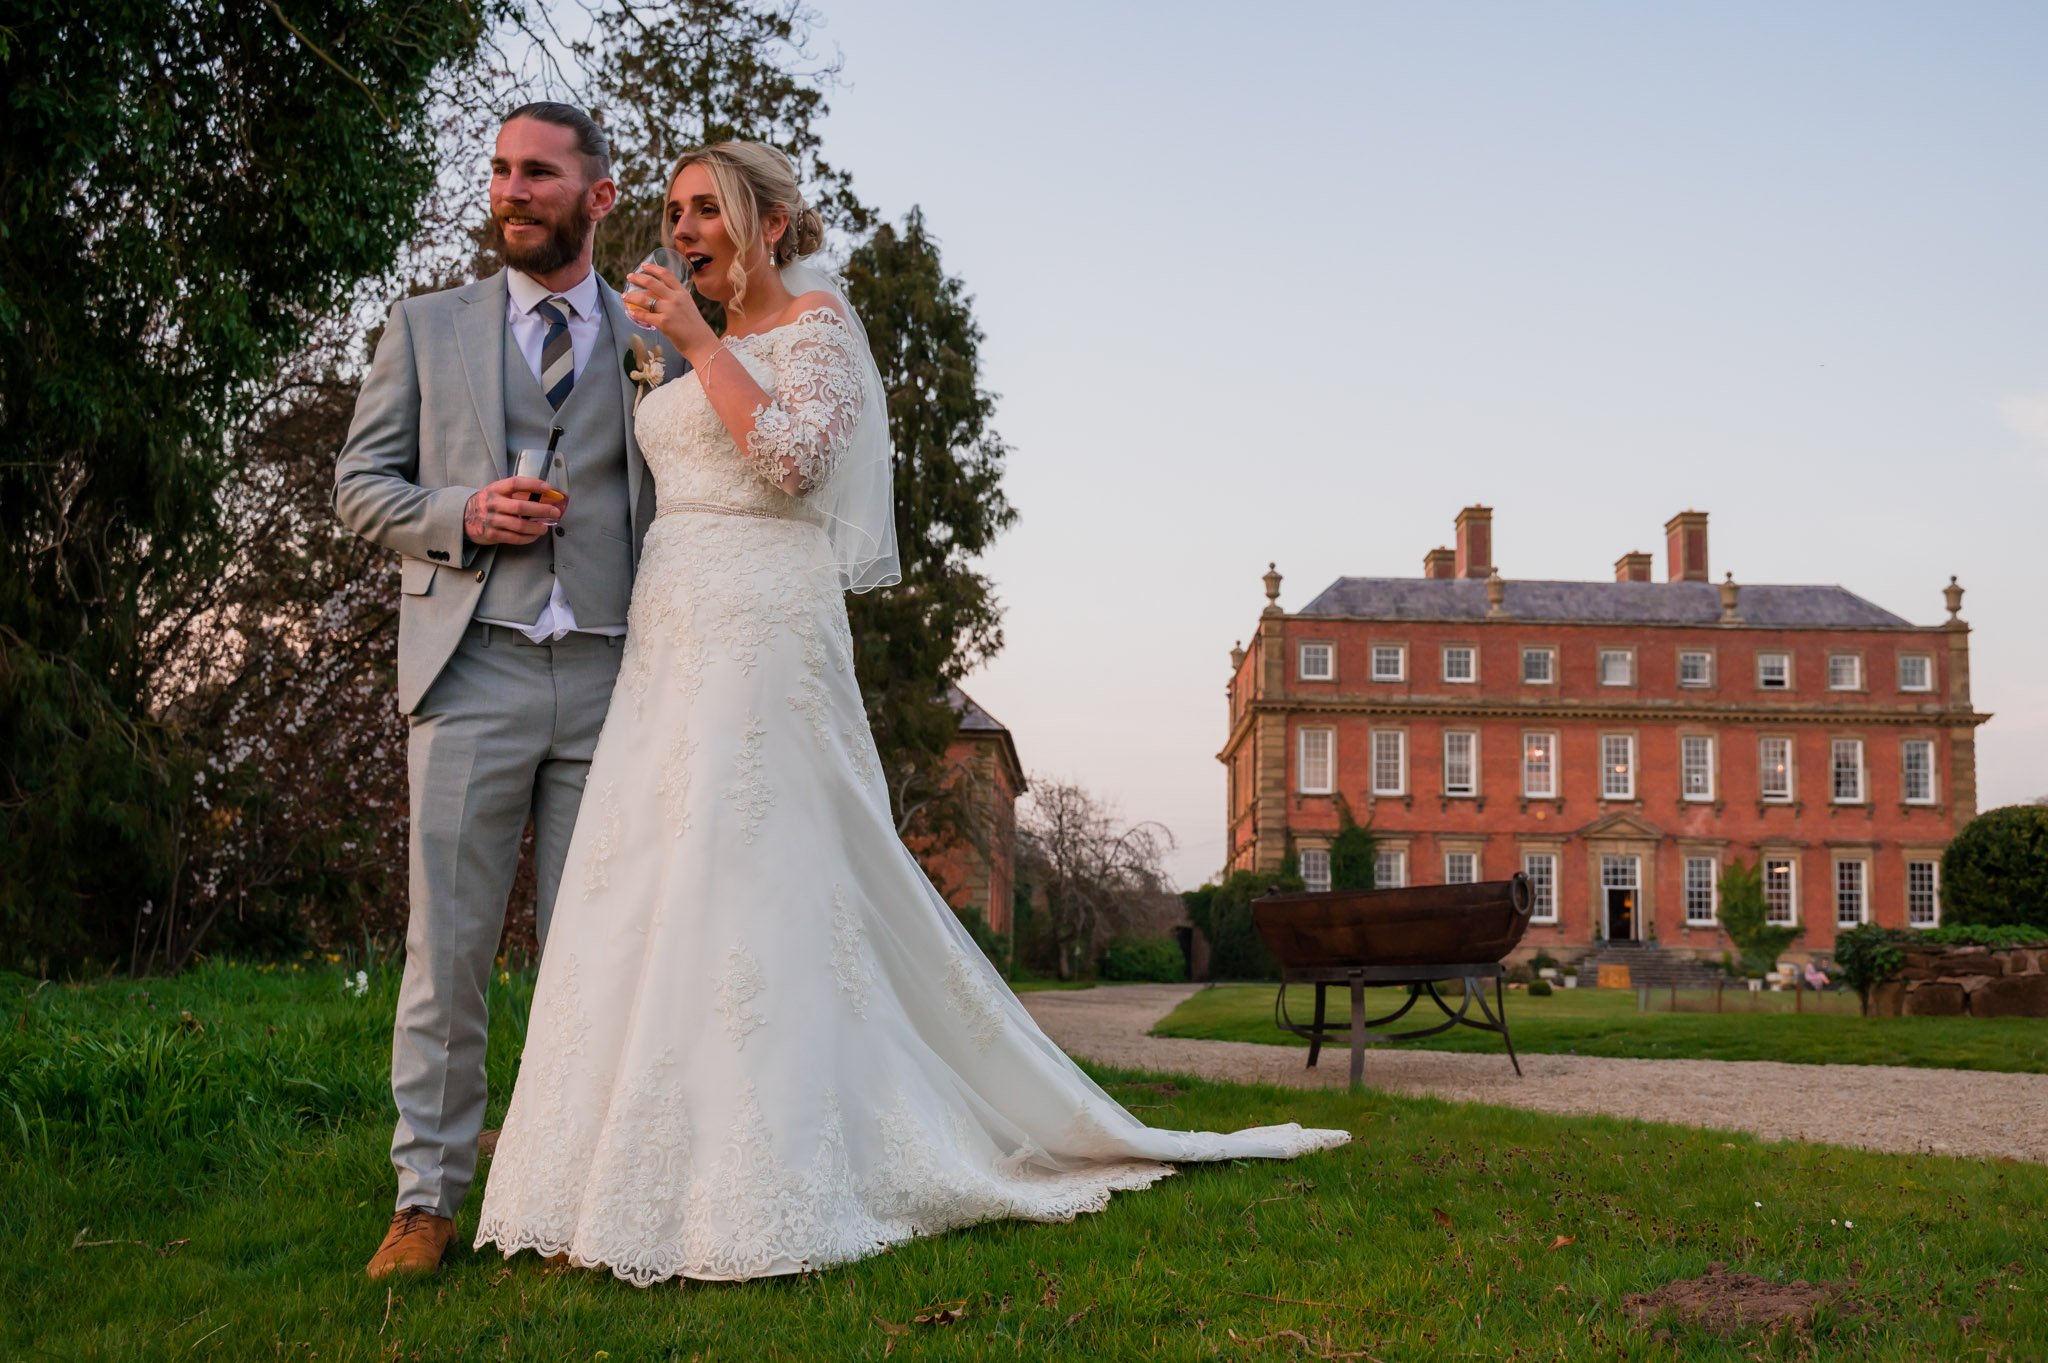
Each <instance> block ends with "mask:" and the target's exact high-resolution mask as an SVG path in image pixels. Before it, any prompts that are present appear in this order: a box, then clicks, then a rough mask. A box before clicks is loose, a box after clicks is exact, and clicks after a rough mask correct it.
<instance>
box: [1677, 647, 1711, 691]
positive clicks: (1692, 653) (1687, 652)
mask: <svg viewBox="0 0 2048 1363" xmlns="http://www.w3.org/2000/svg"><path fill="white" fill-rule="evenodd" d="M1687 658H1699V659H1701V660H1702V661H1703V663H1704V667H1703V668H1702V670H1701V672H1700V676H1699V679H1698V680H1696V681H1687V680H1686V677H1685V660H1686V659H1687ZM1678 684H1679V685H1680V686H1683V687H1686V688H1688V689H1690V690H1698V689H1699V688H1702V687H1708V686H1712V685H1713V684H1714V655H1713V653H1712V652H1711V651H1709V650H1707V649H1699V648H1682V649H1680V650H1679V651H1678Z"/></svg>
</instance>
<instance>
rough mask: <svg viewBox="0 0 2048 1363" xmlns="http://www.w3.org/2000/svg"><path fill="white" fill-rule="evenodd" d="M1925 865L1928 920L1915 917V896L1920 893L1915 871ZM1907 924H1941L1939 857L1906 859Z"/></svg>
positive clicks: (1910, 926) (1929, 926) (1926, 926)
mask: <svg viewBox="0 0 2048 1363" xmlns="http://www.w3.org/2000/svg"><path fill="white" fill-rule="evenodd" d="M1921 867H1925V868H1926V871H1927V875H1926V880H1927V888H1926V891H1925V893H1926V896H1927V908H1928V912H1929V913H1930V914H1931V915H1932V916H1931V917H1929V918H1927V919H1926V920H1924V921H1923V920H1920V919H1916V918H1914V917H1913V910H1914V904H1913V897H1914V895H1915V894H1917V893H1920V891H1918V890H1917V889H1916V888H1915V887H1914V884H1913V880H1914V875H1913V872H1914V871H1915V870H1916V869H1919V868H1921ZM1906 926H1907V927H1909V928H1938V927H1940V926H1941V861H1940V859H1939V858H1937V857H1909V858H1907V860H1906Z"/></svg>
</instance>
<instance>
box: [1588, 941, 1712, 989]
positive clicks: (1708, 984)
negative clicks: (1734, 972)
mask: <svg viewBox="0 0 2048 1363" xmlns="http://www.w3.org/2000/svg"><path fill="white" fill-rule="evenodd" d="M1603 965H1622V966H1627V967H1628V982H1629V987H1630V988H1631V989H1640V988H1643V987H1644V986H1648V987H1649V988H1651V989H1671V988H1678V989H1712V988H1713V987H1714V986H1715V985H1716V984H1718V983H1721V982H1722V981H1725V980H1726V979H1727V978H1728V976H1727V974H1726V973H1725V972H1724V971H1722V970H1721V968H1720V967H1719V966H1714V965H1708V964H1707V963H1705V962H1704V961H1695V960H1691V959H1689V958H1686V957H1681V956H1671V955H1667V954H1666V953H1665V952H1664V950H1663V948H1661V947H1658V946H1655V945H1653V944H1651V943H1648V942H1628V943H1622V942H1611V943H1609V944H1608V945H1607V946H1606V947H1605V948H1604V949H1603V950H1601V951H1598V952H1596V953H1594V954H1593V955H1590V956H1584V957H1581V958H1580V960H1579V980H1580V987H1581V988H1583V987H1585V985H1587V984H1597V982H1598V980H1599V976H1600V967H1601V966H1603Z"/></svg>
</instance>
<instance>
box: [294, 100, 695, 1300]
mask: <svg viewBox="0 0 2048 1363" xmlns="http://www.w3.org/2000/svg"><path fill="white" fill-rule="evenodd" d="M617 197H618V186H617V185H616V184H614V183H613V181H612V178H611V151H610V147H609V145H608V143H607V142H606V139H605V135H604V132H603V130H602V129H600V128H599V127H598V126H597V124H596V123H595V122H593V121H592V120H591V118H590V116H589V115H588V114H585V113H584V112H583V111H582V110H580V109H576V108H573V107H571V106H569V105H566V104H528V105H525V106H524V107H522V108H519V109H515V110H514V111H513V112H512V113H511V114H510V115H509V116H508V117H507V118H506V120H505V123H504V126H503V127H502V128H501V129H500V130H499V132H498V141H497V147H496V150H495V153H494V154H493V155H492V157H491V187H490V199H491V219H490V225H489V228H488V232H487V236H486V245H488V246H490V247H492V248H493V249H494V250H496V251H497V253H498V254H499V255H500V256H501V257H502V258H503V260H504V262H505V266H506V268H505V269H504V270H502V271H500V272H499V273H497V274H495V275H492V276H491V277H489V278H488V279H483V280H479V281H477V282H476V283H474V284H469V285H467V286H465V287H462V288H459V289H450V290H447V291H445V292H442V293H433V294H425V295H422V296H420V297H416V298H408V299H404V300H402V301H401V302H399V303H398V304H397V305H396V306H395V307H393V308H392V310H391V317H390V320H389V322H388V323H387V324H386V326H385V329H384V335H383V339H382V340H381V341H380V342H379V343H378V345H377V354H376V358H375V359H374V360H373V361H372V362H371V365H370V374H369V377H368V379H367V380H365V382H364V384H363V391H362V395H361V397H360V398H359V399H358V400H357V402H356V413H355V420H354V422H353V423H352V424H351V425H350V427H349V433H348V441H347V443H346V444H345V445H344V446H343V447H342V451H341V457H340V459H339V461H338V462H337V464H336V467H335V476H334V508H335V511H336V513H337V514H339V516H340V517H341V520H342V522H343V523H344V524H346V525H347V526H348V527H349V528H350V529H351V530H354V531H355V532H356V533H357V534H359V535H362V536H363V537H365V538H366V539H369V540H371V541H372V542H374V543H376V544H379V545H382V546H383V547H385V548H387V549H392V550H396V551H397V552H398V553H399V554H400V555H401V556H402V557H401V560H400V566H401V584H402V588H403V595H402V597H401V599H400V603H399V616H398V620H399V625H398V708H399V709H400V710H401V711H402V712H403V713H405V714H406V715H408V716H409V717H410V734H409V739H408V751H407V765H408V767H409V770H410V775H411V795H412V852H411V899H412V914H411V919H410V921H409V923H408V926H407V929H406V942H405V977H404V980H403V982H402V983H401V984H400V986H399V994H398V1018H397V1025H396V1027H395V1028H394V1030H393V1034H392V1041H391V1094H392V1097H393V1098H394V1099H396V1101H397V1105H398V1126H397V1129H396V1131H395V1132H394V1133H393V1135H392V1140H391V1162H392V1164H393V1165H394V1166H395V1167H396V1169H397V1171H398V1209H397V1214H396V1215H394V1216H393V1217H392V1219H391V1227H390V1230H389V1231H388V1233H387V1234H386V1235H385V1237H384V1243H383V1245H382V1246H381V1247H379V1249H378V1250H377V1253H376V1255H375V1257H373V1258H372V1259H371V1260H370V1263H369V1270H368V1271H369V1274H370V1276H371V1277H373V1278H381V1277H383V1276H385V1275H386V1274H388V1273H391V1272H394V1271H401V1270H410V1271H418V1272H430V1271H432V1270H433V1269H435V1268H437V1267H438V1266H439V1265H440V1262H441V1255H442V1252H443V1251H444V1250H446V1248H447V1246H448V1243H449V1241H450V1240H452V1239H453V1238H454V1234H455V1221H454V1218H455V1212H456V1209H457V1208H458V1207H460V1206H461V1205H462V1199H463V1197H464V1195H465V1194H466V1193H467V1192H468V1191H469V1184H470V1179H471V1178H472V1176H473V1175H474V1174H475V1172H476V1161H477V1137H478V1134H479V1132H480V1130H481V1128H482V1126H483V1119H484V1099H485V1094H484V1039H485V1034H486V1031H487V1021H486V1017H485V1005H484V995H485V989H486V987H487V985H488V983H489V980H490V972H491V963H492V958H493V956H494V955H495V953H496V951H497V947H498V939H499V936H500V934H501V933H502V932H503V930H504V922H505V901H506V899H507V898H508V896H509V895H510V893H511V888H512V877H513V872H514V870H515V868H516V866H517V864H518V860H519V841H520V837H521V835H522V833H523V832H524V830H525V827H526V824H527V821H528V820H529V819H531V820H532V822H533V826H534V860H535V863H536V866H537V869H538V872H539V896H538V900H539V902H538V905H537V917H538V920H539V935H540V939H541V941H542V943H543V944H544V943H545V942H546V940H547V932H548V921H549V918H550V917H551V915H552V913H553V911H554V904H555V895H556V892H557V890H558V889H559V888H560V883H561V876H562V859H563V854H564V853H565V852H566V851H567V849H568V845H569V834H570V831H571V830H572V829H573V828H574V827H575V824H576V810H577V806H578V805H579V803H580V802H581V801H582V798H583V781H584V777H585V775H586V774H587V773H588V771H589V769H590V758H591V753H592V750H593V749H594V748H595V746H596V743H597V734H598V730H599V728H600V727H601V726H602V725H603V723H604V717H605V710H606V707H607V706H608V705H609V704H610V701H611V693H612V685H613V683H614V682H615V681H616V680H617V677H618V670H619V653H620V647H621V636H623V635H624V634H625V632H626V605H627V601H628V599H629V597H630V595H631V592H632V585H633V571H634V565H635V564H636V562H637V561H638V556H639V547H640V542H641V538H642V536H643V535H644V534H645V533H646V530H647V525H648V522H649V521H650V520H652V518H653V516H654V487H653V483H652V481H651V480H650V478H649V476H648V473H647V467H646V465H645V463H643V462H642V460H641V457H640V450H639V446H638V445H637V444H636V443H635V441H634V438H633V423H632V414H633V397H634V384H633V381H632V380H631V379H630V378H629V377H628V371H629V370H631V369H632V368H633V366H632V364H631V363H629V357H630V353H631V352H630V351H629V349H628V339H629V337H631V336H633V335H636V334H637V335H640V336H641V337H642V338H643V339H646V340H648V341H649V342H650V343H652V342H654V341H655V339H656V338H654V337H653V336H651V335H650V334H649V333H645V332H639V331H637V329H636V328H635V327H634V326H633V324H632V323H631V322H630V321H628V320H627V318H626V315H625V312H624V310H623V309H622V308H621V307H620V305H619V299H618V295H617V294H616V293H614V292H613V291H612V289H611V288H610V287H609V286H608V285H607V284H606V283H605V282H604V280H603V279H601V278H599V276H598V275H597V273H596V272H595V271H594V270H593V269H592V268H591V245H592V242H593V240H594V238H595V235H596V229H597V224H598V223H599V222H600V221H602V220H603V219H604V217H605V215H606V214H607V213H609V212H610V211H611V209H612V206H613V204H614V202H615V201H616V199H617ZM664 358H665V359H666V360H667V362H668V367H669V371H670V372H671V373H675V372H677V371H678V370H680V369H681V368H682V365H681V363H680V360H679V358H678V357H676V356H675V355H673V354H672V353H671V354H668V355H666V356H665V357H664ZM551 437H553V438H554V439H556V440H558V441H559V445H558V448H559V450H560V451H561V452H562V453H563V454H564V455H565V456H566V467H567V470H568V476H567V486H568V491H569V494H570V498H569V500H567V501H551V500H535V494H539V493H543V492H545V491H547V485H546V484H545V483H543V482H539V481H537V480H535V479H532V478H518V477H509V476H507V475H508V474H510V473H511V472H512V471H513V467H514V460H515V458H516V456H517V452H518V451H520V450H522V449H541V448H545V447H547V446H548V445H549V444H550V443H551Z"/></svg>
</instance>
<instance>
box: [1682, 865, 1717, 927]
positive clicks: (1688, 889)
mask: <svg viewBox="0 0 2048 1363" xmlns="http://www.w3.org/2000/svg"><path fill="white" fill-rule="evenodd" d="M1702 867H1705V868H1706V873H1707V882H1706V884H1705V886H1704V887H1702V886H1700V885H1697V884H1695V883H1694V880H1693V875H1694V873H1695V872H1696V871H1698V870H1699V869H1700V868H1702ZM1680 884H1681V886H1682V888H1683V891H1684V895H1683V897H1684V899H1685V925H1686V926H1687V927H1691V928H1701V927H1712V926H1713V925H1714V924H1716V923H1718V922H1720V921H1721V863H1720V862H1718V861H1716V860H1715V859H1714V858H1712V857H1687V858H1686V859H1685V872H1684V879H1683V880H1682V881H1681V882H1680ZM1702 888H1704V889H1705V890H1706V892H1707V916H1706V917H1704V918H1701V917H1700V916H1699V915H1697V914H1695V913H1694V912H1693V907H1694V903H1693V898H1694V894H1695V892H1696V891H1698V890H1700V889H1702Z"/></svg>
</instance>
